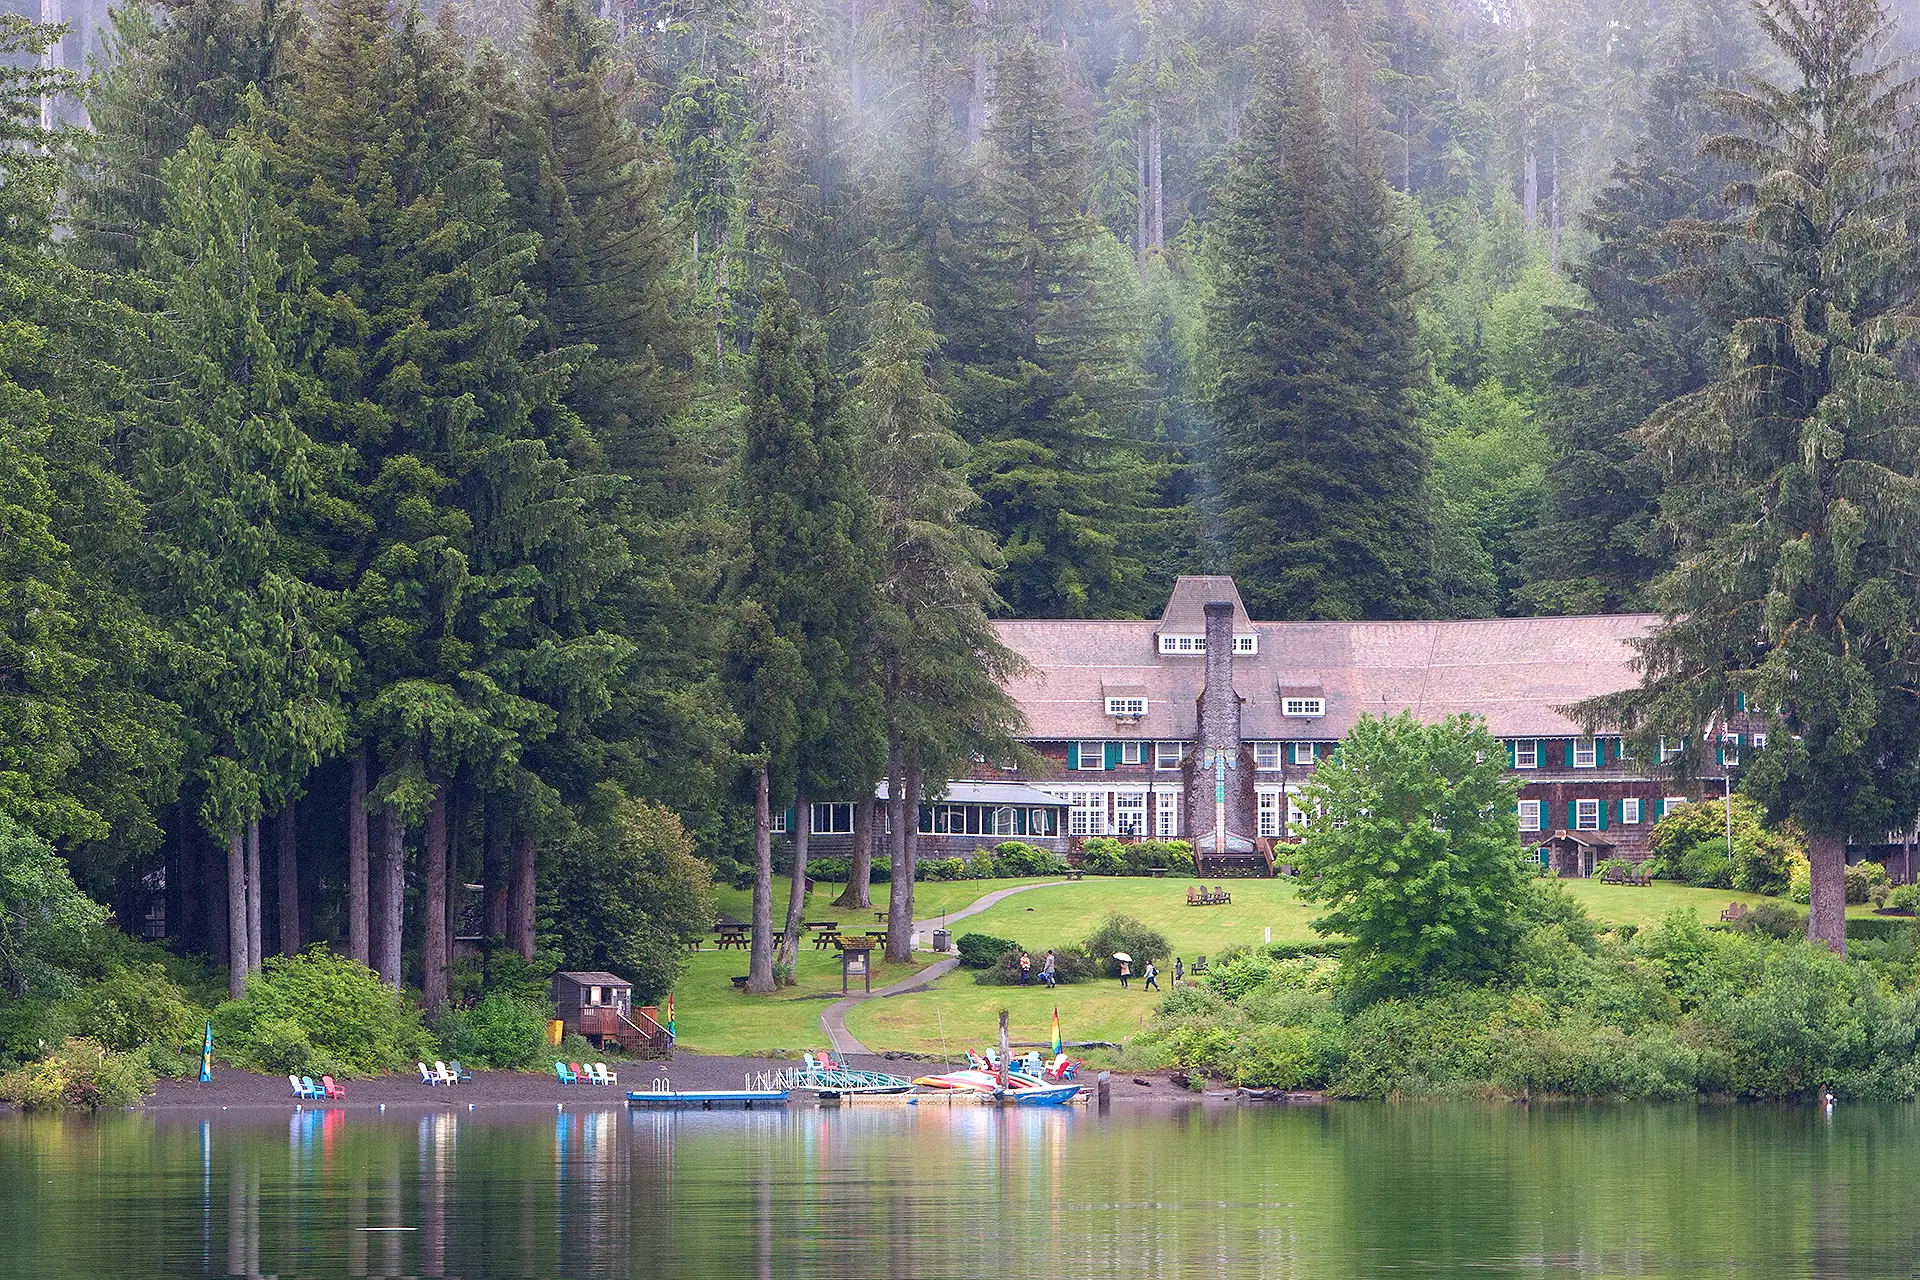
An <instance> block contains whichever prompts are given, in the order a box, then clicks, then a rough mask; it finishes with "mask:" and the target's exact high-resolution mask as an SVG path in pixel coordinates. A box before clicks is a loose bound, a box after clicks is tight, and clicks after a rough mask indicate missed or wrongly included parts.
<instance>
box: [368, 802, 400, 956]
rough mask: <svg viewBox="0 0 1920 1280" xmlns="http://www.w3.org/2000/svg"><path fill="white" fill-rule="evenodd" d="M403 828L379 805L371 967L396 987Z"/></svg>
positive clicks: (390, 809)
mask: <svg viewBox="0 0 1920 1280" xmlns="http://www.w3.org/2000/svg"><path fill="white" fill-rule="evenodd" d="M406 843H407V829H406V828H405V827H403V826H401V825H400V815H399V813H397V812H396V811H395V810H394V807H393V806H392V805H390V804H388V805H382V806H381V807H380V850H379V856H378V858H377V860H376V861H375V863H374V866H373V877H372V887H373V890H374V892H373V893H372V895H371V898H372V902H371V904H370V905H371V907H372V912H371V914H372V917H373V925H372V929H371V934H372V942H373V968H374V971H375V972H376V973H378V974H379V975H380V979H381V981H383V982H385V983H386V984H387V985H388V986H390V987H393V988H395V989H396V990H397V989H398V988H399V987H400V986H401V985H402V976H401V973H400V952H401V934H400V921H401V917H402V915H403V914H404V912H405V908H406V902H407V893H406V866H405V861H404V860H405V852H406Z"/></svg>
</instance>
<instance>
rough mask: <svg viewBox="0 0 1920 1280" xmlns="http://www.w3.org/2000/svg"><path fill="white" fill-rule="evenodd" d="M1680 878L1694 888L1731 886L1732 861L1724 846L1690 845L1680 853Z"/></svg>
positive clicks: (1709, 844)
mask: <svg viewBox="0 0 1920 1280" xmlns="http://www.w3.org/2000/svg"><path fill="white" fill-rule="evenodd" d="M1680 878H1681V879H1682V880H1685V881H1686V882H1687V883H1688V884H1690V885H1692V886H1694V887H1695V888H1696V889H1731V888H1733V861H1732V859H1730V858H1728V857H1727V851H1726V849H1725V847H1724V846H1721V845H1716V844H1711V843H1702V844H1696V845H1690V846H1689V847H1688V848H1687V850H1686V852H1684V853H1682V854H1681V855H1680Z"/></svg>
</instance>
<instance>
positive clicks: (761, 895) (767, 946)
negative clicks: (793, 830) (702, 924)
mask: <svg viewBox="0 0 1920 1280" xmlns="http://www.w3.org/2000/svg"><path fill="white" fill-rule="evenodd" d="M751 926H752V930H753V938H752V940H751V941H750V942H749V943H748V944H747V945H748V952H747V990H748V991H751V992H753V993H754V994H756V995H766V994H767V993H768V992H770V991H772V990H773V814H772V812H771V810H770V809H769V808H768V803H767V766H766V765H764V764H763V765H761V766H760V767H759V768H758V769H756V770H754V775H753V920H752V922H751Z"/></svg>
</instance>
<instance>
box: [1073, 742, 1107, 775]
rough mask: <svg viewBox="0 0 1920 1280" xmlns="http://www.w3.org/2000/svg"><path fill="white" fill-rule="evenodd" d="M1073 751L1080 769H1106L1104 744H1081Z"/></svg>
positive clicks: (1105, 747) (1105, 748)
mask: <svg viewBox="0 0 1920 1280" xmlns="http://www.w3.org/2000/svg"><path fill="white" fill-rule="evenodd" d="M1075 750H1076V755H1077V759H1078V762H1079V767H1080V768H1082V769H1104V768H1106V767H1107V744H1106V743H1104V742H1083V743H1081V744H1080V745H1079V746H1078V747H1077V748H1076V749H1075Z"/></svg>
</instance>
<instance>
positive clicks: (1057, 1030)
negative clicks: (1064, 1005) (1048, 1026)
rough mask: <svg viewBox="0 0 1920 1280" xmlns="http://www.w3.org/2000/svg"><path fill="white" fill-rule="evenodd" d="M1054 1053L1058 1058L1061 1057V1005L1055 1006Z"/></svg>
mask: <svg viewBox="0 0 1920 1280" xmlns="http://www.w3.org/2000/svg"><path fill="white" fill-rule="evenodd" d="M1053 1052H1054V1055H1055V1056H1056V1057H1057V1056H1059V1053H1060V1006H1059V1005H1055V1006H1053Z"/></svg>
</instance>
